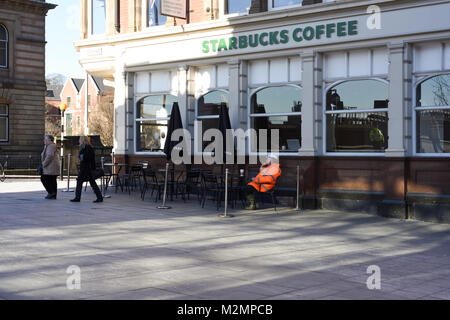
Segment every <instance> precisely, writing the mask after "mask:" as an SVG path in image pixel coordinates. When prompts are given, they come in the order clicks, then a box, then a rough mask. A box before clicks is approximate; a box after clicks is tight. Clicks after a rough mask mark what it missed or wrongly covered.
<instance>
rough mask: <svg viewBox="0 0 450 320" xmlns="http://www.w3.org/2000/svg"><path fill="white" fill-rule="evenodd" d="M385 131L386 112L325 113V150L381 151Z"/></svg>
mask: <svg viewBox="0 0 450 320" xmlns="http://www.w3.org/2000/svg"><path fill="white" fill-rule="evenodd" d="M387 133H388V114H387V112H377V113H371V112H361V113H334V114H327V152H355V151H357V152H382V151H384V150H385V149H387V143H388V141H387V140H388V139H387V137H388V135H387Z"/></svg>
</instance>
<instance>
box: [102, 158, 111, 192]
mask: <svg viewBox="0 0 450 320" xmlns="http://www.w3.org/2000/svg"><path fill="white" fill-rule="evenodd" d="M100 162H101V164H102V169H103V171H105V157H101V158H100ZM106 187H107V185H106V180H105V177H104V176H103V177H102V191H103V199H107V198H111V195H109V194H108V195H107V194H106Z"/></svg>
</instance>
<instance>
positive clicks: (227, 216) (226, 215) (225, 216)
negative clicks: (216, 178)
mask: <svg viewBox="0 0 450 320" xmlns="http://www.w3.org/2000/svg"><path fill="white" fill-rule="evenodd" d="M228 170H229V169H228V168H226V169H225V212H224V213H223V214H220V215H219V217H221V218H232V217H234V216H233V215H232V214H227V211H228Z"/></svg>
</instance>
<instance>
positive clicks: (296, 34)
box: [292, 28, 303, 42]
mask: <svg viewBox="0 0 450 320" xmlns="http://www.w3.org/2000/svg"><path fill="white" fill-rule="evenodd" d="M302 31H303V29H302V28H297V29H295V30H294V32H293V33H292V38H293V39H294V41H297V42H300V41H302V40H303V38H302V37H301V36H300V35H299V34H301V33H302Z"/></svg>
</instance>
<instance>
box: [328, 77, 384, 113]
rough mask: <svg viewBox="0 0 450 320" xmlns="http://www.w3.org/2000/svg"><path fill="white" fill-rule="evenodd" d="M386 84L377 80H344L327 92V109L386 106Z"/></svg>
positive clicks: (364, 108)
mask: <svg viewBox="0 0 450 320" xmlns="http://www.w3.org/2000/svg"><path fill="white" fill-rule="evenodd" d="M388 95H389V94H388V85H387V84H386V83H384V82H381V81H377V80H358V81H346V82H343V83H341V84H338V85H337V86H335V87H333V88H332V89H331V90H328V92H327V105H326V106H327V110H367V109H382V108H387V107H388V104H389V100H388V99H387V97H388Z"/></svg>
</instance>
